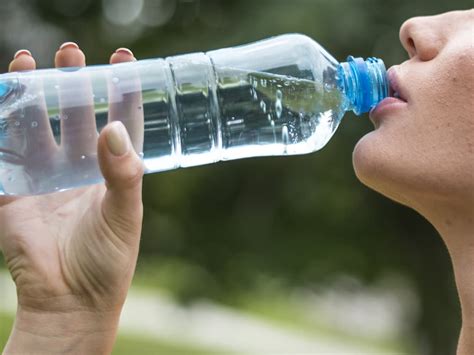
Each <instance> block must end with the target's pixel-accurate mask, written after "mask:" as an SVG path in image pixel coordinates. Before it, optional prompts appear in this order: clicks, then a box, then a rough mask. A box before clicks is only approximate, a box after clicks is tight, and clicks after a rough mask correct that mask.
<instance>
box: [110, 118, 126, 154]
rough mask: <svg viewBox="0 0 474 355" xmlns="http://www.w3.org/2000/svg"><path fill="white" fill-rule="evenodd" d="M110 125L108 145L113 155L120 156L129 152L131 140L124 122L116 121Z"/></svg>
mask: <svg viewBox="0 0 474 355" xmlns="http://www.w3.org/2000/svg"><path fill="white" fill-rule="evenodd" d="M110 125H111V127H110V129H109V131H108V132H107V136H106V139H107V146H108V147H109V150H110V152H111V153H112V154H113V155H115V156H117V157H119V156H122V155H124V154H125V153H127V152H128V150H129V149H130V140H129V138H128V133H127V130H126V129H125V126H124V125H123V123H122V122H119V121H116V122H112V123H111V124H110Z"/></svg>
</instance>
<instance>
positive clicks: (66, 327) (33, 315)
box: [5, 306, 120, 354]
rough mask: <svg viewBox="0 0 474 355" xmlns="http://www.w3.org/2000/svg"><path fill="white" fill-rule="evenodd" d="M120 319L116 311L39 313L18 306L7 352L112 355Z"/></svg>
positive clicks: (82, 310) (83, 310) (6, 348)
mask: <svg viewBox="0 0 474 355" xmlns="http://www.w3.org/2000/svg"><path fill="white" fill-rule="evenodd" d="M119 319H120V312H117V311H107V312H102V311H93V310H90V309H87V310H85V309H80V310H71V311H67V312H39V311H37V310H29V309H24V308H22V307H20V306H19V308H18V311H17V315H16V319H15V324H14V326H13V330H12V333H11V336H10V338H9V340H8V343H7V345H6V347H5V354H10V353H12V354H16V353H36V354H42V353H48V354H50V353H68V354H69V353H81V354H83V353H84V354H85V353H89V354H92V353H93V354H109V353H111V351H112V348H113V345H114V342H115V337H116V334H117V329H118V322H119Z"/></svg>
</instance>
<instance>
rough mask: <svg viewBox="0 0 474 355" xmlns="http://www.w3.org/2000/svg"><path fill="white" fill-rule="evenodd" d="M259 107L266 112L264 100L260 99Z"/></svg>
mask: <svg viewBox="0 0 474 355" xmlns="http://www.w3.org/2000/svg"><path fill="white" fill-rule="evenodd" d="M260 108H261V109H262V111H263V112H264V113H265V112H267V105H266V104H265V101H263V100H261V101H260Z"/></svg>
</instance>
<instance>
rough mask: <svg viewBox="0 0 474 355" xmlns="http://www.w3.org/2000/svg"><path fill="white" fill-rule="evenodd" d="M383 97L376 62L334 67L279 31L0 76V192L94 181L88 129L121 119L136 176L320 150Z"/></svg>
mask: <svg viewBox="0 0 474 355" xmlns="http://www.w3.org/2000/svg"><path fill="white" fill-rule="evenodd" d="M387 95H388V85H387V79H386V70H385V66H384V64H383V62H382V61H381V60H380V59H375V58H369V59H367V60H365V61H364V60H363V59H361V58H353V57H349V58H348V60H347V62H344V63H341V64H339V63H338V62H337V61H336V60H335V59H334V58H333V57H332V56H331V55H330V54H328V52H326V51H325V50H324V49H323V48H322V47H321V46H320V45H318V44H317V43H316V42H314V41H313V40H312V39H310V38H308V37H306V36H304V35H298V34H289V35H282V36H278V37H274V38H270V39H267V40H263V41H260V42H256V43H253V44H249V45H244V46H240V47H235V48H227V49H221V50H216V51H211V52H207V53H194V54H187V55H182V56H175V57H169V58H166V59H147V60H140V61H136V62H130V63H121V64H114V65H103V66H89V67H85V68H62V69H44V70H35V71H26V72H15V73H7V74H2V75H0V195H36V194H43V193H49V192H54V191H62V190H67V189H71V188H75V187H79V186H84V185H89V184H94V183H98V182H101V181H102V180H103V178H102V175H101V173H100V170H99V167H98V162H97V137H98V132H100V130H101V129H102V128H103V127H104V126H105V125H106V124H107V122H108V121H114V120H120V121H122V122H123V123H124V125H125V127H126V128H127V130H128V132H129V134H130V137H131V139H132V143H133V146H134V148H135V150H136V151H137V153H138V154H140V156H141V157H142V159H143V162H144V165H145V170H146V172H147V173H153V172H158V171H164V170H170V169H176V168H179V167H189V166H194V165H201V164H208V163H214V162H217V161H220V160H230V159H239V158H247V157H255V156H269V155H293V154H305V153H311V152H314V151H317V150H319V149H321V148H322V147H323V146H324V145H325V144H326V143H327V142H328V140H329V139H330V138H331V136H332V135H333V133H334V131H335V130H336V128H337V127H338V125H339V123H340V121H341V118H342V116H343V115H344V113H345V112H346V111H349V110H352V111H354V112H355V113H356V114H358V115H359V114H361V113H364V112H367V111H369V110H370V109H371V108H372V107H374V106H375V105H376V104H377V103H378V102H379V101H381V100H382V99H383V98H385V97H386V96H387Z"/></svg>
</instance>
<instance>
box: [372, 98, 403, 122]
mask: <svg viewBox="0 0 474 355" xmlns="http://www.w3.org/2000/svg"><path fill="white" fill-rule="evenodd" d="M406 105H407V103H406V101H403V100H400V99H397V98H396V97H387V98H385V99H383V100H382V101H380V103H379V104H378V105H377V106H376V107H375V108H374V109H372V111H370V114H369V117H370V119H371V120H372V122H374V123H375V120H378V118H379V117H382V116H383V115H385V114H387V113H388V112H391V111H394V110H397V109H400V108H402V107H405V106H406Z"/></svg>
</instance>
